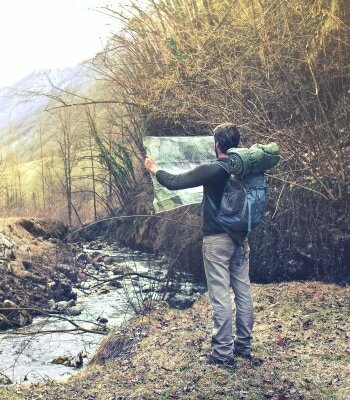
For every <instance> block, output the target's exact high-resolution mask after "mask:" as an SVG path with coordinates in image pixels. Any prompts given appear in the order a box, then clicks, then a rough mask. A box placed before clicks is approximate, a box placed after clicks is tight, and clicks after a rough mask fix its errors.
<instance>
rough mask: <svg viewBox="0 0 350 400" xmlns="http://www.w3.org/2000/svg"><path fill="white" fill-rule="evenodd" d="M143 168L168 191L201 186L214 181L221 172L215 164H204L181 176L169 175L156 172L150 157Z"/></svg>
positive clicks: (164, 172) (156, 169) (160, 171)
mask: <svg viewBox="0 0 350 400" xmlns="http://www.w3.org/2000/svg"><path fill="white" fill-rule="evenodd" d="M145 167H146V169H148V170H149V171H150V172H151V173H152V174H153V175H155V176H156V178H157V181H158V182H159V183H160V184H161V185H162V186H165V187H166V188H167V189H169V190H180V189H188V188H192V187H196V186H202V185H205V184H207V183H209V182H210V181H211V180H212V179H216V178H217V175H218V174H220V172H221V169H222V168H221V167H220V166H218V165H216V164H204V165H200V166H199V167H197V168H194V169H193V170H191V171H189V172H185V173H183V174H177V175H174V174H170V173H169V172H166V171H163V170H158V168H157V167H156V165H155V164H154V161H153V159H152V158H151V157H147V158H146V161H145Z"/></svg>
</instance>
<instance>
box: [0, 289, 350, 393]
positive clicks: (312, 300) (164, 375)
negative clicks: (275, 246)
mask: <svg viewBox="0 0 350 400" xmlns="http://www.w3.org/2000/svg"><path fill="white" fill-rule="evenodd" d="M253 290H254V299H255V310H256V322H255V329H254V349H255V353H256V355H257V356H259V357H261V358H262V359H263V360H264V363H263V364H262V365H261V366H254V365H252V364H251V363H250V362H249V361H246V360H242V359H238V362H237V368H236V369H235V370H231V369H225V368H223V367H216V366H214V367H213V366H209V365H206V364H203V363H202V362H201V361H200V356H201V354H204V353H206V352H208V351H209V347H210V344H209V343H210V326H211V311H210V306H209V302H208V298H207V296H204V297H202V298H201V299H200V300H199V301H198V302H197V303H196V304H195V305H194V307H193V308H192V309H189V310H187V311H184V312H181V311H175V310H168V309H167V308H166V307H164V306H163V305H160V306H159V309H158V310H156V311H155V312H154V313H152V314H151V315H150V316H147V317H143V318H138V319H135V320H133V321H132V322H131V323H130V324H129V325H128V326H127V327H126V328H124V329H123V330H122V332H121V333H120V335H123V337H125V335H126V336H129V337H130V338H132V339H133V340H136V342H137V344H134V346H133V348H131V349H129V350H128V351H127V353H125V354H122V355H120V356H119V357H118V358H116V359H115V360H113V361H109V362H107V363H106V364H105V365H103V366H98V365H95V366H90V367H87V368H86V369H85V370H84V371H82V372H81V373H79V374H77V375H76V376H73V377H72V378H70V379H69V380H68V381H66V382H61V383H47V384H44V385H38V386H35V385H34V386H32V387H31V388H30V389H28V388H25V387H22V388H19V387H13V388H7V389H2V391H1V390H0V398H1V399H6V400H7V399H8V400H10V399H11V400H15V399H28V400H29V399H43V398H45V399H57V400H58V399H60V400H65V399H67V400H68V399H69V400H71V399H90V400H92V399H100V400H111V399H203V400H204V399H249V400H253V399H274V400H278V399H279V400H285V399H300V400H301V399H305V400H306V399H310V400H314V399H320V400H322V399H325V400H326V399H327V400H330V399H346V398H347V397H346V396H349V394H350V363H349V361H350V354H349V353H350V343H349V332H350V321H349V306H350V303H349V299H350V296H349V295H350V288H349V287H348V288H341V287H337V286H334V285H325V284H320V283H313V282H310V283H294V282H292V283H289V284H278V285H266V286H262V285H254V286H253ZM115 335H117V336H118V334H114V335H112V337H111V340H116V337H115ZM113 336H114V338H113Z"/></svg>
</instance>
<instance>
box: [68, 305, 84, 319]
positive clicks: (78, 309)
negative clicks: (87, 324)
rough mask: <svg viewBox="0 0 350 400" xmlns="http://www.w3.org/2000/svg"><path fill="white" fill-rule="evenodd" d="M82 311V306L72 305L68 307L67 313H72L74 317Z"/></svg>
mask: <svg viewBox="0 0 350 400" xmlns="http://www.w3.org/2000/svg"><path fill="white" fill-rule="evenodd" d="M82 311H83V308H82V307H81V306H73V307H71V308H69V309H68V312H69V315H72V316H73V317H76V316H77V315H80V314H81V313H82Z"/></svg>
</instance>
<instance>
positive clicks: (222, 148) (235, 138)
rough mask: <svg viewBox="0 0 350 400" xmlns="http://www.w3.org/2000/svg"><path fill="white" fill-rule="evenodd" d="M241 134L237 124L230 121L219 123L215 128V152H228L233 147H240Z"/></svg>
mask: <svg viewBox="0 0 350 400" xmlns="http://www.w3.org/2000/svg"><path fill="white" fill-rule="evenodd" d="M240 137H241V135H240V133H239V130H238V128H237V126H236V125H234V124H231V123H229V122H227V123H225V124H221V125H218V126H217V127H216V128H215V129H214V140H215V153H216V156H217V157H218V152H221V153H224V154H226V152H227V150H228V149H230V148H231V147H238V145H239V139H240Z"/></svg>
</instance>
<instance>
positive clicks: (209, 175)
mask: <svg viewBox="0 0 350 400" xmlns="http://www.w3.org/2000/svg"><path fill="white" fill-rule="evenodd" d="M239 140H240V133H239V130H238V128H237V127H236V126H235V125H233V124H230V123H225V124H222V125H219V126H217V127H216V128H215V129H214V142H215V154H216V157H217V161H220V162H221V163H226V164H227V163H228V156H227V154H226V152H227V150H228V149H229V148H232V147H238V144H239ZM219 164H220V163H219ZM145 167H146V169H148V170H149V171H150V172H151V173H152V174H153V175H155V176H156V178H157V180H158V182H159V183H160V184H161V185H163V186H165V187H166V188H167V189H170V190H179V189H186V188H191V187H196V186H201V185H203V212H202V232H203V261H204V268H205V274H206V279H207V284H208V292H209V297H210V301H211V304H212V307H213V325H214V328H213V335H212V341H211V343H212V351H211V354H210V356H209V357H208V360H207V361H208V362H209V363H210V364H226V365H228V366H232V365H233V364H234V361H235V360H234V356H235V355H238V356H242V357H245V358H251V340H252V328H253V318H254V317H253V302H252V297H251V287H250V280H249V245H248V241H247V240H245V241H244V244H243V246H242V248H241V249H237V245H236V244H235V242H233V241H232V239H231V238H230V237H229V236H228V235H227V234H226V233H225V231H224V229H223V228H222V226H221V225H220V224H219V222H218V221H217V220H216V217H215V212H214V210H213V208H212V206H211V204H210V202H209V200H208V197H209V196H210V198H211V199H212V201H213V202H214V203H215V205H216V207H219V206H220V202H221V198H222V194H223V190H224V187H225V183H226V181H227V179H228V178H229V173H228V172H227V171H226V169H225V167H224V166H220V165H218V164H217V163H212V164H203V165H200V166H199V167H197V168H195V169H193V170H192V171H189V172H186V173H184V174H178V175H173V174H169V173H168V172H166V171H162V170H158V169H157V167H156V165H155V164H154V161H153V160H152V158H150V157H148V156H147V158H146V160H145ZM237 251H239V253H238V254H240V258H241V262H240V263H237V262H236V261H237V257H236V258H235V255H236V254H237V253H236V252H237ZM238 264H239V265H238ZM230 287H231V288H232V289H233V292H234V295H235V304H236V318H235V322H236V334H235V339H234V341H233V339H232V319H233V318H232V317H233V315H232V306H231V297H230Z"/></svg>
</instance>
